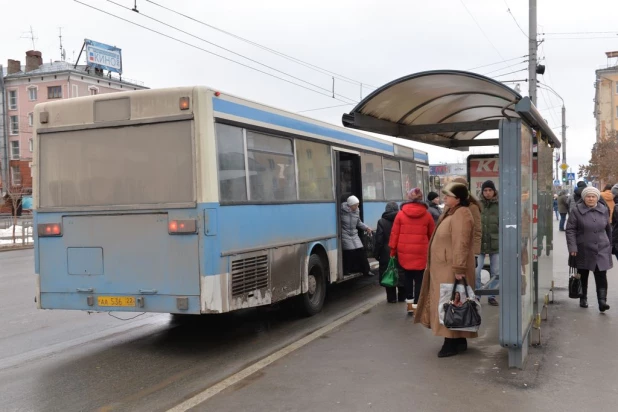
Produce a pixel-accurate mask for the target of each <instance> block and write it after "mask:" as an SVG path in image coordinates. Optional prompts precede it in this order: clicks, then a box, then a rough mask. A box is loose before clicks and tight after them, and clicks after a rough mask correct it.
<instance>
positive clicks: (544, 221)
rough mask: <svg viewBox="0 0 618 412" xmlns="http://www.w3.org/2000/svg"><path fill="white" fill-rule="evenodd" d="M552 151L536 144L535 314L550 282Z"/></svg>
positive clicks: (551, 266)
mask: <svg viewBox="0 0 618 412" xmlns="http://www.w3.org/2000/svg"><path fill="white" fill-rule="evenodd" d="M552 152H553V151H552V149H551V147H548V146H547V145H546V144H545V143H544V142H542V141H541V142H539V145H538V148H537V156H536V159H535V164H536V165H537V167H536V170H537V178H536V182H537V199H538V201H537V205H538V206H537V216H538V222H537V234H538V235H537V250H538V253H537V254H536V255H537V260H538V263H537V264H536V271H535V272H536V276H535V284H536V286H537V288H538V294H536V295H537V302H536V303H537V304H536V308H535V311H536V313H539V312H540V311H541V310H542V308H543V304H544V301H545V296H546V295H549V294H550V291H551V282H552V280H553V274H554V270H553V243H554V239H553V233H554V230H553V229H554V228H553V222H554V220H553V218H554V214H553V193H552V192H553V186H552V177H553V173H552V172H553V171H552Z"/></svg>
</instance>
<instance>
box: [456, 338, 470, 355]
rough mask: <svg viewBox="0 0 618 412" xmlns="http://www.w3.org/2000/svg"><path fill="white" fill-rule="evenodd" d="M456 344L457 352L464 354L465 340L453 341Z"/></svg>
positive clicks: (466, 341)
mask: <svg viewBox="0 0 618 412" xmlns="http://www.w3.org/2000/svg"><path fill="white" fill-rule="evenodd" d="M455 341H456V343H457V352H465V351H467V350H468V340H467V339H466V338H457V339H455Z"/></svg>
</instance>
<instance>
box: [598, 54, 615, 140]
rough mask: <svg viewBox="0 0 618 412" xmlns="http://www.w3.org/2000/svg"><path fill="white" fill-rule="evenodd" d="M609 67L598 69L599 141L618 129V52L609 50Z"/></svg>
mask: <svg viewBox="0 0 618 412" xmlns="http://www.w3.org/2000/svg"><path fill="white" fill-rule="evenodd" d="M605 54H606V56H607V59H608V60H607V63H608V64H607V67H605V68H602V69H598V70H597V71H596V81H595V83H594V87H595V97H594V117H595V119H596V135H597V141H599V140H601V139H606V138H607V137H608V136H610V135H612V133H615V132H616V131H617V130H618V52H607V53H605Z"/></svg>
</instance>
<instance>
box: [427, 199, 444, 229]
mask: <svg viewBox="0 0 618 412" xmlns="http://www.w3.org/2000/svg"><path fill="white" fill-rule="evenodd" d="M439 205H440V195H439V194H437V193H436V192H429V194H428V195H427V206H428V207H429V209H428V210H429V213H431V217H433V222H434V223H438V219H440V215H441V214H442V211H441V210H440V208H439V207H438V206H439Z"/></svg>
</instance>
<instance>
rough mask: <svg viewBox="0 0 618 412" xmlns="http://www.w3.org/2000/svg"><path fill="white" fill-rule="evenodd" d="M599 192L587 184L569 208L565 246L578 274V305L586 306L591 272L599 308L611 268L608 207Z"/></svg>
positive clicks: (602, 307)
mask: <svg viewBox="0 0 618 412" xmlns="http://www.w3.org/2000/svg"><path fill="white" fill-rule="evenodd" d="M600 197H601V193H600V192H599V190H598V189H597V188H595V187H592V186H588V187H586V188H583V189H582V191H581V200H580V201H579V202H577V204H576V205H574V206H573V207H572V208H571V211H570V214H569V220H568V222H567V227H566V239H567V247H568V249H569V253H570V255H571V256H574V257H575V264H576V267H577V273H579V274H580V275H581V282H582V295H581V296H580V299H579V306H581V307H582V308H587V307H588V275H589V273H590V271H593V272H594V282H595V283H596V287H597V300H598V302H599V310H600V311H601V312H605V311H606V310H608V309H609V305H608V304H607V271H608V270H609V269H611V268H612V244H611V239H612V228H611V226H610V224H609V222H608V221H607V216H608V211H607V208H606V207H605V206H604V205H602V204H601V203H600V202H599V199H600Z"/></svg>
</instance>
